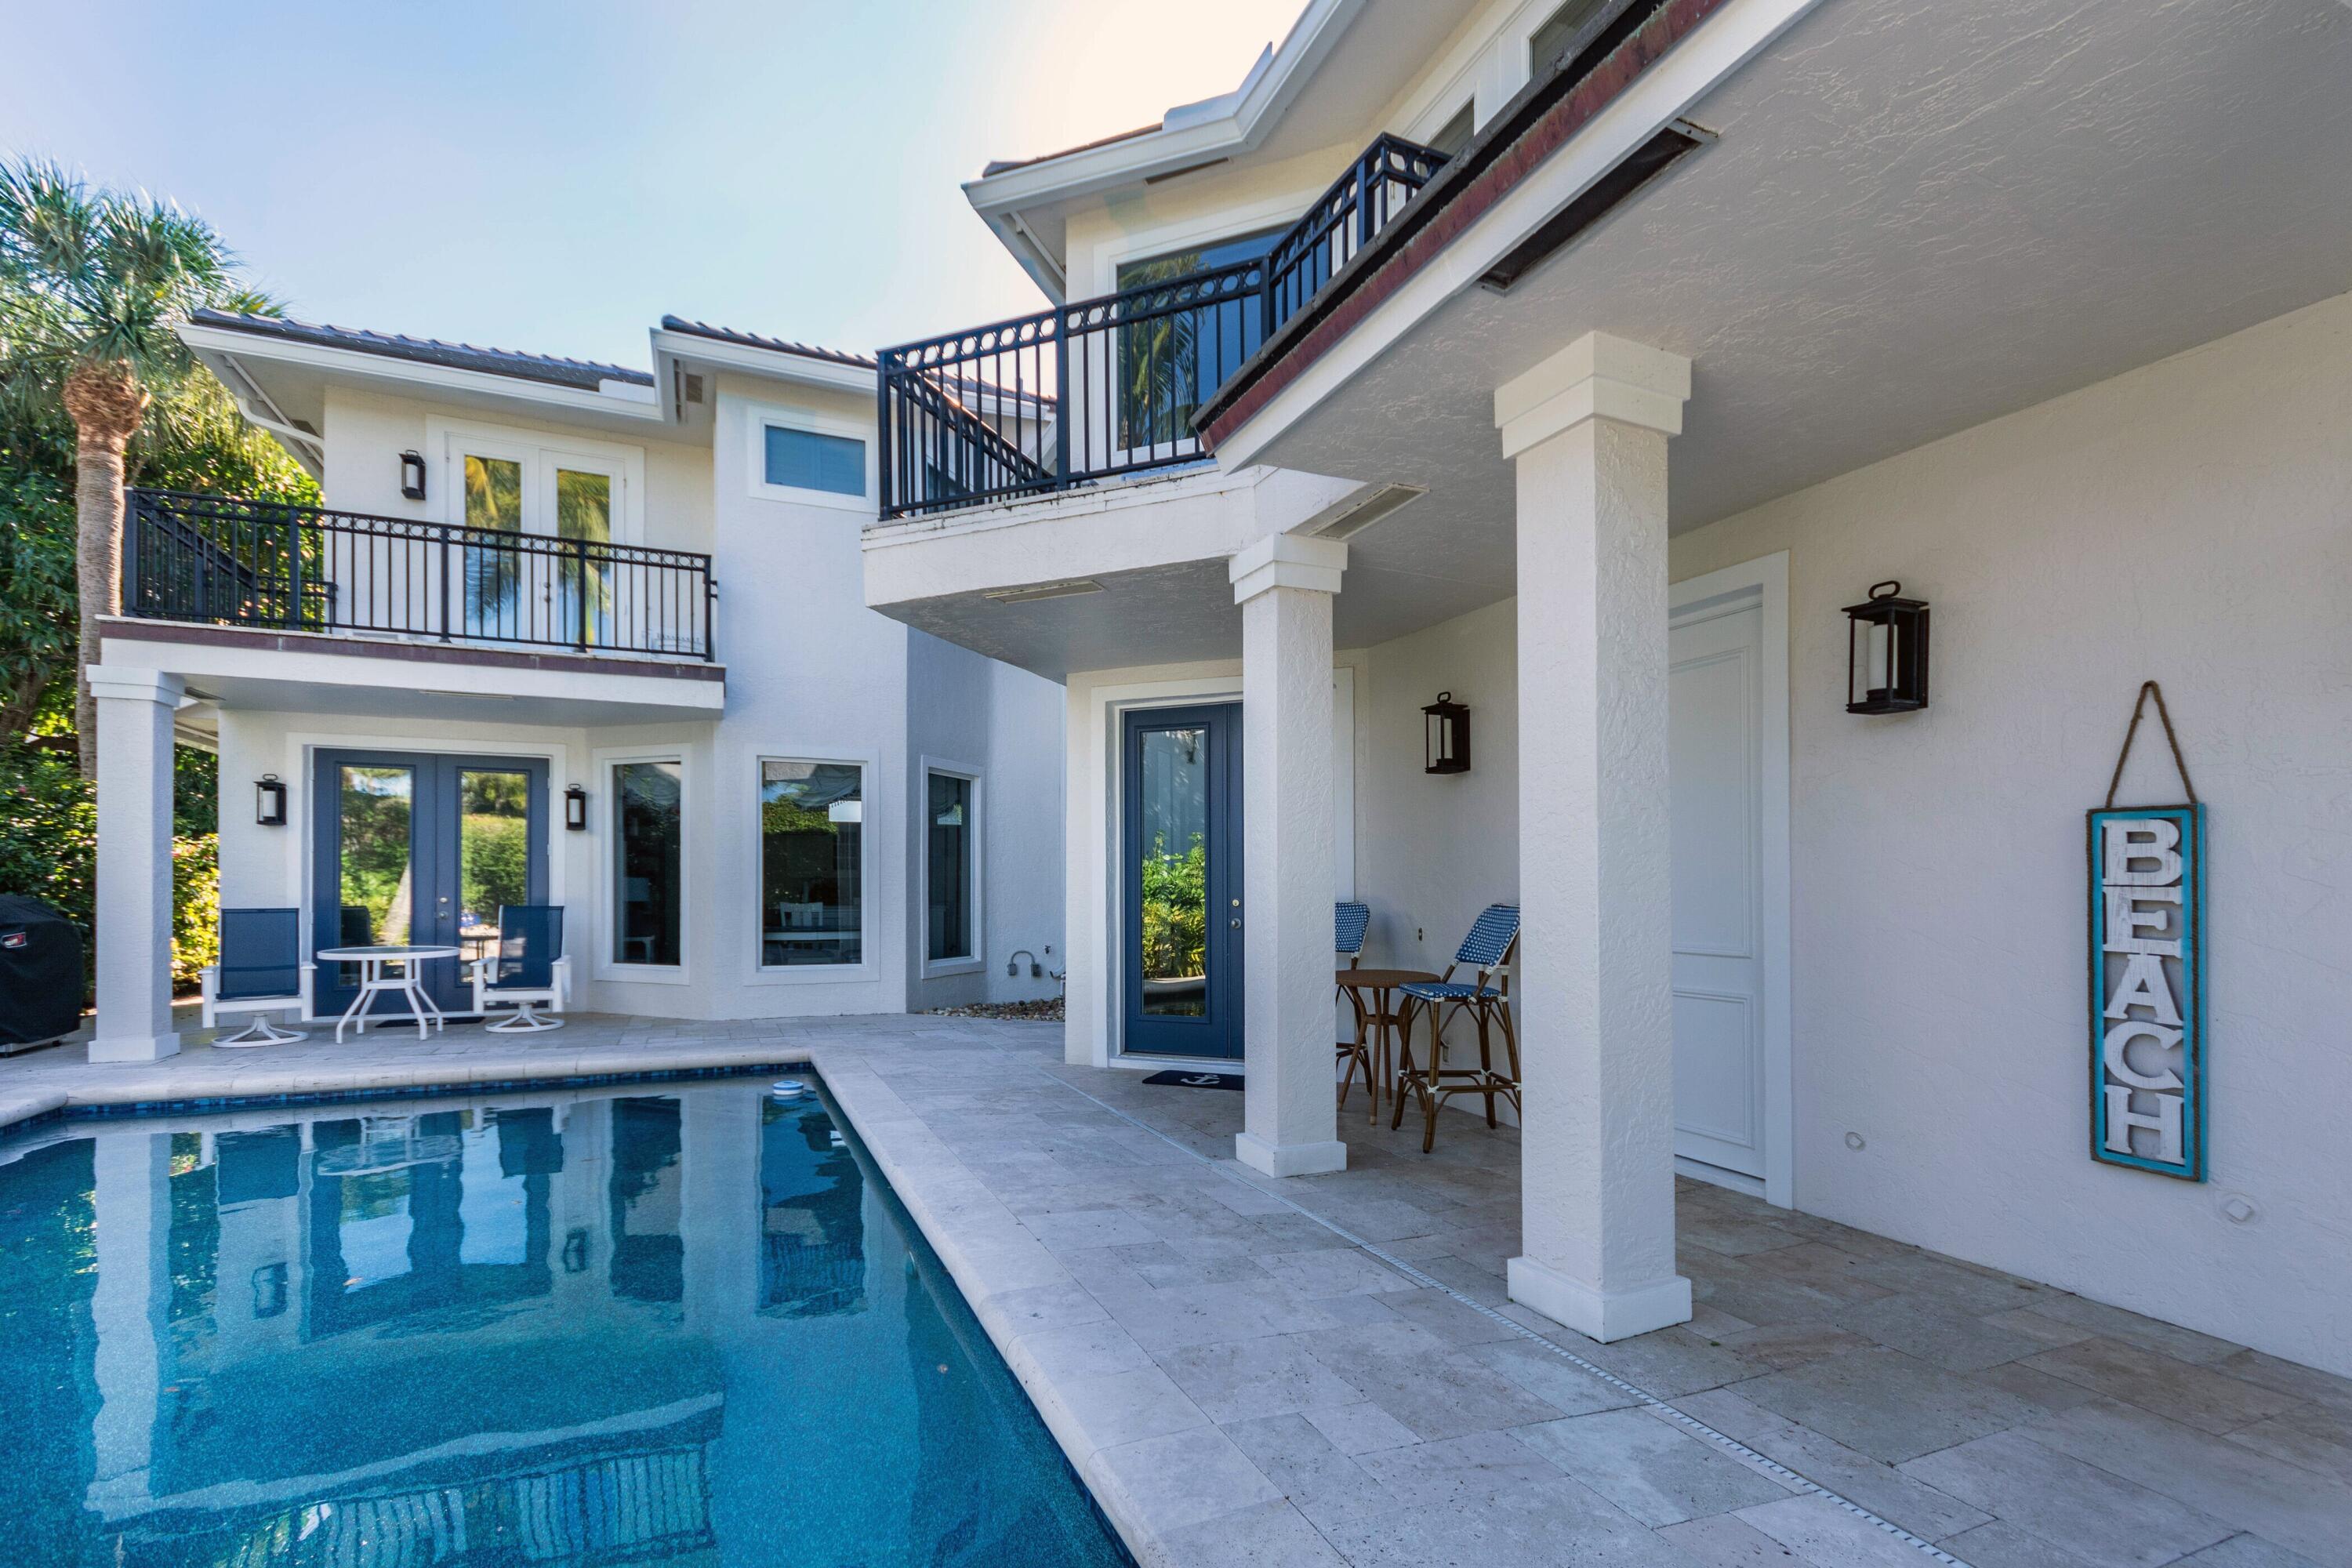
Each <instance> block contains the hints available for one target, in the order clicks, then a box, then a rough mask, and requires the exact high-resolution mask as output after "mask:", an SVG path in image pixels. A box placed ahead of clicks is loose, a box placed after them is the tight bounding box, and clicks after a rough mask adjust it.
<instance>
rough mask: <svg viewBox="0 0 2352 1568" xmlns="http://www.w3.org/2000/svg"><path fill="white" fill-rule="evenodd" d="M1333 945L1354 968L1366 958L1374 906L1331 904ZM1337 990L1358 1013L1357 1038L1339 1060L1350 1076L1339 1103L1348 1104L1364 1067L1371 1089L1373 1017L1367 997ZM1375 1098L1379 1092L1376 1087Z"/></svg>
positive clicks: (1346, 1043) (1344, 1045) (1342, 1046)
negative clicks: (1367, 1008)
mask: <svg viewBox="0 0 2352 1568" xmlns="http://www.w3.org/2000/svg"><path fill="white" fill-rule="evenodd" d="M1331 924H1332V939H1333V940H1332V943H1331V945H1332V948H1333V950H1334V952H1336V954H1337V955H1338V956H1339V957H1340V958H1344V959H1346V960H1347V961H1348V967H1349V968H1350V969H1353V968H1355V967H1356V966H1357V965H1358V964H1360V963H1363V961H1364V933H1365V932H1366V931H1370V929H1371V924H1372V907H1371V905H1370V904H1356V903H1346V902H1341V903H1337V904H1334V905H1332V906H1331ZM1335 989H1336V990H1337V991H1338V992H1339V994H1340V995H1342V996H1345V997H1346V998H1347V999H1348V1005H1349V1006H1351V1007H1353V1008H1354V1009H1355V1013H1356V1037H1355V1038H1354V1039H1352V1040H1341V1041H1339V1042H1338V1044H1339V1058H1338V1059H1339V1060H1340V1061H1343V1062H1346V1063H1347V1064H1348V1076H1347V1079H1346V1080H1345V1081H1344V1082H1342V1083H1341V1084H1340V1085H1339V1103H1340V1104H1342V1105H1345V1104H1347V1103H1348V1091H1349V1089H1353V1088H1354V1087H1355V1085H1356V1069H1357V1068H1359V1067H1360V1068H1363V1069H1364V1087H1365V1088H1366V1089H1372V1088H1373V1085H1372V1047H1371V1043H1370V1042H1371V1016H1370V1015H1369V1014H1367V1013H1366V1012H1365V1011H1364V998H1363V996H1362V995H1361V994H1360V993H1358V992H1356V991H1355V990H1353V989H1351V988H1349V987H1348V986H1345V985H1341V986H1338V987H1335ZM1373 1093H1374V1096H1375V1100H1376V1102H1377V1096H1378V1093H1379V1091H1378V1090H1377V1089H1374V1090H1373Z"/></svg>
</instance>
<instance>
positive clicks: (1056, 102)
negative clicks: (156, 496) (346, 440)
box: [0, 0, 1297, 364]
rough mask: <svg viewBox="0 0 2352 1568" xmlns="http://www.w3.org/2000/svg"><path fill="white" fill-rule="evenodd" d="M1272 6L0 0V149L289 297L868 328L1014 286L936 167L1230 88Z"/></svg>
mask: <svg viewBox="0 0 2352 1568" xmlns="http://www.w3.org/2000/svg"><path fill="white" fill-rule="evenodd" d="M1296 13H1297V0H1187V3H1186V5H1184V6H1183V7H1182V8H1181V12H1178V13H1171V12H1170V10H1169V9H1168V8H1167V7H1166V6H1165V5H1150V4H1146V3H1143V0H836V3H835V4H829V5H821V4H812V3H807V0H788V3H770V4H764V5H762V4H756V3H753V0H724V3H714V4H698V3H679V4H645V3H643V0H640V3H639V4H635V5H606V4H602V3H594V0H584V3H582V4H578V5H497V4H492V3H489V0H474V3H472V4H449V3H445V0H426V3H410V0H396V3H395V0H351V3H346V0H326V3H325V4H320V3H319V0H310V3H308V4H294V3H291V0H226V3H214V4H206V5H188V4H185V3H184V0H74V3H73V4H58V3H56V0H0V36H5V37H7V38H8V40H9V42H8V47H7V49H6V51H5V56H0V153H8V154H19V153H37V154H39V155H42V156H46V157H52V158H56V159H58V160H59V161H61V162H64V163H68V164H70V165H73V166H75V167H78V168H79V169H81V170H83V171H84V172H85V173H87V174H89V176H90V177H91V178H92V179H93V180H95V181H98V182H100V183H105V184H126V185H138V186H143V187H145V188H147V189H149V190H151V191H153V192H156V193H157V194H159V195H167V196H170V197H172V198H173V199H174V200H176V201H178V202H179V203H180V204H181V205H184V206H185V207H188V208H190V209H192V210H194V211H195V212H197V213H200V214H201V215H203V216H205V218H207V219H209V220H210V221H211V222H212V223H213V224H214V225H215V226H216V227H217V228H219V229H220V231H221V232H222V233H223V235H225V236H226V237H227V239H228V240H229V242H230V244H232V245H233V246H235V247H236V249H237V251H238V252H239V253H240V255H242V256H243V258H245V260H246V263H247V270H248V272H249V273H250V274H251V275H252V276H253V278H254V279H256V280H257V282H259V283H261V284H262V285H263V286H264V287H266V288H268V289H270V290H271V291H272V292H274V293H276V294H277V295H278V296H279V297H280V298H281V299H283V300H286V302H287V305H288V308H289V312H290V313H292V314H294V315H297V316H300V317H303V318H305V319H307V320H311V321H333V322H336V323H338V324H341V325H345V326H361V327H370V328H374V329H377V330H380V331H406V332H412V333H416V334H419V335H425V336H433V337H442V338H452V339H459V340H463V341H467V342H481V343H489V344H495V345H497V346H499V347H504V348H518V349H526V350H530V351H534V352H539V353H568V354H572V355H576V356H579V357H582V358H594V359H607V360H614V361H617V362H619V363H628V364H643V363H646V337H645V334H646V329H647V328H648V327H650V326H651V325H652V324H653V322H654V321H656V319H657V318H658V317H659V316H660V315H661V314H662V312H664V311H665V310H675V311H677V312H679V313H680V314H683V315H688V316H698V317H700V318H702V319H704V320H708V321H719V322H722V323H725V324H727V325H730V326H736V327H744V328H749V329H751V330H753V331H766V332H772V333H775V334H778V335H781V336H785V337H794V338H800V339H803V340H805V341H808V342H818V343H824V344H826V345H829V346H834V347H840V348H853V349H858V350H871V349H874V348H876V347H878V346H880V345H882V344H883V343H886V342H898V341H900V340H903V339H908V338H913V337H919V336H923V335H926V334H928V333H930V332H933V331H950V330H952V329H954V328H956V327H959V326H964V325H968V324H974V323H977V322H980V321H987V320H991V319H993V318H995V317H999V316H1005V315H1011V314H1013V313H1016V312H1018V311H1022V310H1029V309H1032V308H1034V306H1035V305H1036V304H1038V303H1039V298H1038V295H1037V293H1036V290H1035V289H1034V287H1033V286H1032V285H1031V284H1030V283H1029V281H1028V279H1026V278H1025V277H1024V275H1023V274H1022V272H1021V270H1020V269H1019V268H1017V267H1016V266H1015V265H1014V264H1013V260H1012V258H1010V257H1009V256H1007V255H1006V254H1005V253H1004V251H1003V248H1002V247H999V246H998V245H997V244H996V243H995V241H994V240H993V239H992V237H990V235H989V233H988V230H987V228H986V227H985V226H983V225H982V223H981V221H980V219H979V218H978V217H976V216H973V214H972V212H971V208H970V207H969V206H968V205H966V204H965V202H964V199H963V195H962V193H961V191H960V190H958V188H957V186H958V184H959V183H960V182H961V181H962V180H965V179H969V178H971V176H972V175H974V174H978V173H979V172H980V168H981V165H982V163H986V162H987V161H988V160H989V159H990V158H992V157H1015V156H1021V155H1024V154H1027V153H1038V152H1044V151H1048V150H1051V149H1053V148H1056V147H1061V146H1066V145H1070V144H1072V143H1075V142H1083V141H1087V140H1091V139H1092V138H1094V137H1097V136H1100V135H1105V134H1108V133H1109V132H1115V131H1123V130H1127V129H1129V128H1130V127H1133V126H1135V125H1139V124H1143V123H1148V122H1149V121H1151V120H1153V119H1154V118H1156V117H1157V116H1158V115H1159V113H1160V110H1163V109H1165V108H1166V107H1168V106H1169V105H1170V104H1172V103H1180V102H1187V101H1191V100H1195V99H1200V98H1206V97H1211V96H1213V95H1214V94H1217V93H1221V92H1225V91H1229V90H1231V89H1233V88H1234V87H1235V86H1237V85H1238V84H1239V83H1240V81H1241V79H1242V77H1243V76H1244V73H1245V72H1246V71H1247V70H1248V68H1249V65H1250V62H1251V61H1252V60H1253V59H1255V58H1256V56H1257V53H1258V50H1259V49H1260V48H1261V47H1263V46H1264V45H1265V44H1266V43H1268V42H1271V41H1273V40H1275V39H1276V38H1277V37H1279V36H1280V35H1281V34H1282V33H1283V31H1284V30H1285V29H1286V28H1287V27H1288V26H1289V25H1290V22H1291V19H1292V17H1293V16H1295V15H1296ZM1171 17H1174V18H1177V20H1176V22H1175V25H1174V26H1171ZM37 62H51V66H52V68H43V67H41V66H39V65H37Z"/></svg>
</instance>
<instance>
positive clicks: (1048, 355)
mask: <svg viewBox="0 0 2352 1568" xmlns="http://www.w3.org/2000/svg"><path fill="white" fill-rule="evenodd" d="M1444 164H1445V155H1444V153H1437V152H1433V151H1432V150H1431V149H1429V148H1427V147H1421V146H1416V145H1415V144H1414V143H1412V142H1407V141H1404V140H1402V138H1400V137H1395V136H1382V137H1381V138H1379V139H1378V140H1377V141H1375V142H1373V143H1372V144H1371V145H1370V147H1367V148H1366V149H1365V150H1364V152H1363V153H1362V155H1361V156H1360V157H1359V158H1358V159H1357V160H1356V162H1355V163H1354V164H1353V165H1352V166H1351V167H1350V168H1349V171H1348V172H1347V173H1346V174H1342V175H1341V176H1340V177H1339V179H1338V180H1336V181H1334V182H1333V184H1332V185H1331V188H1330V189H1329V190H1328V191H1327V192H1325V193H1324V194H1323V195H1322V196H1321V197H1320V198H1319V199H1318V201H1317V202H1316V203H1315V205H1314V206H1313V207H1311V208H1310V209H1309V210H1308V211H1307V216H1305V217H1303V218H1301V219H1300V220H1299V221H1298V222H1297V224H1296V225H1294V226H1292V227H1291V228H1290V229H1289V230H1288V231H1286V233H1284V234H1283V235H1282V236H1281V237H1279V238H1277V239H1276V241H1275V243H1274V247H1273V248H1272V249H1271V250H1270V251H1268V252H1267V254H1266V255H1265V257H1263V258H1255V259H1252V260H1248V261H1239V262H1234V263H1233V264H1231V265H1229V266H1224V267H1215V268H1204V269H1202V270H1201V271H1197V272H1192V273H1187V274H1185V275H1183V276H1181V277H1177V278H1171V279H1164V280H1156V281H1153V282H1150V283H1147V284H1142V285H1139V286H1138V287H1135V288H1130V289H1121V290H1120V291H1119V292H1118V293H1116V294H1107V295H1104V296H1102V297H1101V298H1099V299H1093V300H1076V301H1074V302H1072V303H1070V304H1066V305H1058V306H1055V308H1054V309H1052V310H1040V311H1037V312H1035V313H1034V314H1032V315H1027V316H1020V317H1016V318H1014V319H1013V320H1012V321H998V322H994V323H992V324H991V325H989V326H985V327H975V328H971V329H970V330H969V331H961V332H951V333H949V334H948V335H946V336H944V337H938V338H930V339H927V340H925V341H924V342H916V343H905V344H901V345H900V346H899V347H897V348H892V349H885V350H883V351H882V353H881V355H880V361H881V405H880V412H879V422H880V429H879V435H880V439H881V458H882V461H881V473H882V495H881V515H882V516H883V517H885V518H895V517H910V516H919V515H922V514H925V513H930V512H941V511H951V510H958V509H961V508H964V507H972V506H982V505H986V504H987V503H989V502H992V501H1002V500H1014V499H1018V498H1020V497H1024V496H1031V495H1039V494H1044V493H1046V492H1050V491H1053V490H1057V489H1067V488H1069V487H1071V486H1073V485H1080V484H1087V483H1089V482H1092V481H1094V480H1097V479H1108V478H1110V477H1113V476H1115V475H1119V474H1127V473H1136V472H1140V471H1143V470H1147V469H1151V468H1167V467H1169V466H1171V465H1172V464H1177V463H1187V462H1192V461H1194V460H1196V459H1198V458H1200V457H1201V456H1202V448H1201V443H1200V439H1199V437H1197V436H1196V435H1195V434H1194V433H1193V430H1192V414H1193V411H1194V410H1196V409H1198V408H1199V407H1201V406H1202V405H1203V404H1205V403H1207V402H1208V401H1209V399H1210V397H1211V396H1212V395H1213V394H1214V393H1215V392H1216V390H1217V388H1218V387H1219V386H1220V385H1222V384H1223V383H1224V381H1225V378H1226V377H1228V376H1230V375H1232V374H1233V373H1234V371H1236V370H1239V369H1240V368H1241V366H1242V364H1243V363H1244V361H1246V360H1247V359H1248V358H1249V357H1250V355H1251V354H1253V353H1256V352H1257V348H1258V345H1259V344H1260V343H1262V342H1265V339H1266V338H1267V337H1268V336H1269V335H1271V334H1272V333H1273V332H1274V331H1276V329H1277V328H1279V327H1280V326H1281V325H1282V323H1283V322H1284V321H1287V320H1289V319H1290V317H1291V316H1292V315H1293V314H1294V313H1296V312H1297V310H1298V309H1299V308H1300V307H1301V306H1303V305H1304V304H1306V302H1307V300H1309V299H1311V298H1313V296H1314V294H1315V291H1316V290H1317V289H1320V288H1321V287H1323V285H1324V284H1325V283H1327V282H1328V281H1329V280H1330V279H1331V276H1332V274H1333V273H1335V272H1337V271H1338V270H1339V268H1341V267H1343V266H1345V265H1346V264H1347V261H1348V258H1349V257H1351V256H1353V255H1355V253H1356V251H1357V250H1358V249H1359V248H1360V247H1362V246H1363V245H1364V244H1365V243H1366V242H1367V241H1369V240H1370V238H1371V237H1373V236H1374V235H1376V234H1378V233H1379V232H1380V231H1381V229H1382V228H1383V227H1385V226H1387V225H1388V223H1389V222H1390V221H1391V219H1392V218H1394V217H1395V216H1396V215H1397V213H1398V212H1399V211H1400V210H1402V207H1403V206H1404V205H1405V203H1407V202H1408V201H1410V200H1411V199H1412V196H1413V195H1414V193H1416V192H1418V191H1419V190H1420V189H1421V188H1422V187H1423V185H1425V184H1428V183H1429V182H1430V180H1431V179H1433V178H1434V177H1435V175H1436V174H1437V171H1438V170H1439V169H1441V168H1443V167H1444Z"/></svg>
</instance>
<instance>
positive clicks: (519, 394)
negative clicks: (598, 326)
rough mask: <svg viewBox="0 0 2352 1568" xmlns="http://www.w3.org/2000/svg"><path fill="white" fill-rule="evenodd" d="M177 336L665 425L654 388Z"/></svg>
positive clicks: (249, 339) (339, 372)
mask: <svg viewBox="0 0 2352 1568" xmlns="http://www.w3.org/2000/svg"><path fill="white" fill-rule="evenodd" d="M179 332H180V340H181V341H182V342H184V343H186V344H187V345H188V347H189V348H191V349H193V350H194V351H195V352H196V353H198V354H203V353H205V352H206V351H208V350H209V351H211V352H213V353H222V354H232V355H235V356H236V357H238V358H242V359H249V360H269V361H272V362H274V363H279V364H289V365H298V366H300V367H302V368H304V369H309V370H315V371H317V372H319V373H320V374H321V375H325V376H332V377H335V378H338V379H341V380H355V381H362V382H375V383H384V382H390V383H394V384H397V385H399V386H400V387H402V388H404V389H407V390H414V391H418V392H426V393H431V392H467V393H471V394H473V395H476V396H480V397H494V398H498V399H500V400H501V401H505V402H509V403H519V404H525V405H531V406H536V407H541V408H562V409H567V410H570V411H572V412H575V413H588V414H601V415H604V416H608V417H612V418H616V419H638V420H643V421H645V422H646V423H647V424H652V425H667V424H668V423H670V422H671V421H670V418H669V413H668V410H667V407H666V406H665V404H664V400H663V399H662V398H661V397H660V395H658V391H657V389H656V388H653V387H640V386H635V385H632V384H629V383H626V382H606V383H605V385H607V386H615V387H625V388H626V389H627V395H621V394H619V393H614V392H586V391H583V390H582V389H580V388H579V387H576V386H557V385H555V384H553V383H551V382H542V381H530V380H527V379H525V378H523V377H521V376H513V375H496V374H491V373H489V372H488V371H478V370H460V369H457V368H456V367H455V366H452V365H445V364H427V363H424V362H423V361H420V360H410V359H402V358H399V357H397V356H396V355H393V354H380V353H369V352H368V351H366V350H364V349H339V348H330V347H327V346H326V345H324V344H320V343H298V342H287V341H285V340H283V339H278V338H272V337H268V336H267V335H265V334H263V333H260V332H247V331H237V330H236V329H235V328H233V327H208V326H205V325H204V324H203V323H201V322H197V321H184V322H182V323H181V324H180V328H179Z"/></svg>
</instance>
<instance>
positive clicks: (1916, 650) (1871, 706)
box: [1845, 581, 1927, 713]
mask: <svg viewBox="0 0 2352 1568" xmlns="http://www.w3.org/2000/svg"><path fill="white" fill-rule="evenodd" d="M1902 593H1903V584H1900V583H1896V582H1893V581H1888V582H1885V583H1874V584H1871V588H1870V596H1869V597H1868V598H1867V599H1865V600H1864V601H1863V602H1862V603H1861V604H1859V605H1847V606H1846V607H1845V614H1846V626H1845V634H1846V635H1845V710H1846V711H1847V712H1849V713H1908V712H1910V711H1911V710H1914V709H1917V708H1925V707H1926V706H1927V601H1926V600H1925V599H1906V598H1904V597H1902Z"/></svg>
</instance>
